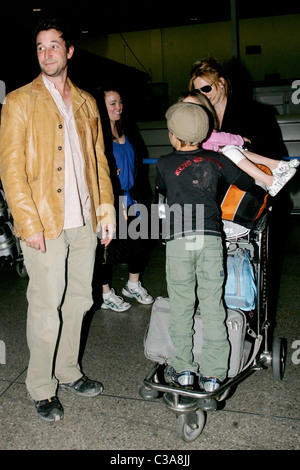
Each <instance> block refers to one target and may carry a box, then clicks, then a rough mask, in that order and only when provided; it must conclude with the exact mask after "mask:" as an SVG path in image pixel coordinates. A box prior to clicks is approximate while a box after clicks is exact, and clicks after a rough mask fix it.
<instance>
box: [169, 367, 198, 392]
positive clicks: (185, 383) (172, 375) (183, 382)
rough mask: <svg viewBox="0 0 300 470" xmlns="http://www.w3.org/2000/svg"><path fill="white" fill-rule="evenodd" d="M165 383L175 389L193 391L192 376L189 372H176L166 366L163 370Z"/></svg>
mask: <svg viewBox="0 0 300 470" xmlns="http://www.w3.org/2000/svg"><path fill="white" fill-rule="evenodd" d="M164 375H165V381H166V382H167V383H172V384H173V385H175V386H176V387H182V388H187V389H191V390H192V389H193V385H194V374H193V373H192V372H191V371H189V370H185V371H183V372H176V370H175V369H174V367H172V366H167V367H166V368H165V372H164Z"/></svg>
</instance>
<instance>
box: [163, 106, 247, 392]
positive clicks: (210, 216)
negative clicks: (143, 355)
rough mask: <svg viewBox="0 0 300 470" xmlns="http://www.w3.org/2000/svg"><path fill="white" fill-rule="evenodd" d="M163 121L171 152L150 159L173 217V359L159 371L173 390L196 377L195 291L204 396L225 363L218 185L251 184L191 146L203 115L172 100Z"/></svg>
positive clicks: (169, 267) (201, 130) (169, 246)
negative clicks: (173, 386)
mask: <svg viewBox="0 0 300 470" xmlns="http://www.w3.org/2000/svg"><path fill="white" fill-rule="evenodd" d="M166 118H167V125H168V129H169V138H170V142H171V144H172V145H173V147H174V148H175V150H174V151H173V152H172V153H171V154H169V155H166V156H162V157H161V158H160V159H159V160H158V163H157V179H156V185H157V188H158V190H159V192H161V193H165V194H166V196H167V201H168V207H169V209H170V212H172V215H173V217H172V220H170V225H169V229H168V232H169V233H168V234H167V237H166V242H167V243H166V278H167V287H168V295H169V299H170V335H171V339H172V341H173V344H174V347H175V349H176V352H177V354H176V357H175V358H174V359H173V360H172V362H171V365H169V366H167V367H166V370H165V378H166V380H167V381H168V382H169V383H173V384H174V385H177V386H180V387H186V388H193V386H194V385H195V378H196V375H198V373H199V371H198V367H199V365H198V364H197V363H195V362H194V358H193V335H194V330H193V323H194V320H193V317H194V312H195V301H196V298H195V292H196V294H197V297H198V301H199V306H200V311H201V316H202V321H203V347H202V352H201V361H200V374H199V385H200V387H201V388H202V389H204V390H205V391H207V392H210V391H214V390H216V389H217V388H218V387H219V386H220V384H221V382H222V381H223V380H224V379H225V378H226V376H227V369H228V359H229V342H228V339H227V330H226V325H225V319H226V310H225V308H224V304H223V284H224V267H223V260H224V253H223V240H222V221H221V210H220V203H219V201H218V198H219V196H218V186H219V182H220V180H221V179H222V178H225V180H226V181H227V183H229V184H235V185H236V186H238V187H239V188H240V189H242V190H244V191H250V190H252V189H253V187H254V182H253V180H252V179H251V178H250V177H249V176H248V175H246V174H245V173H243V172H242V171H241V170H240V169H239V168H238V167H237V166H235V165H234V164H233V163H231V162H230V161H229V160H228V159H227V158H226V157H224V156H223V155H220V154H219V153H215V152H211V151H207V150H202V149H201V148H199V147H200V144H201V142H202V141H203V140H204V139H205V138H206V136H207V134H208V132H209V117H208V113H207V110H205V109H204V108H202V107H201V106H200V105H197V104H193V103H184V102H182V103H176V104H175V105H173V106H171V107H170V108H169V109H168V111H167V113H166Z"/></svg>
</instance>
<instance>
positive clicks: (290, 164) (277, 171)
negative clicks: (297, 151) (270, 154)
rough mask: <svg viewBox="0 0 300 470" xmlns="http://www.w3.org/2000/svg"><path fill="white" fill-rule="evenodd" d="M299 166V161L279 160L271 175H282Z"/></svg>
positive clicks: (295, 159)
mask: <svg viewBox="0 0 300 470" xmlns="http://www.w3.org/2000/svg"><path fill="white" fill-rule="evenodd" d="M299 165H300V161H299V160H298V159H297V158H293V159H292V160H289V161H286V162H285V161H283V160H281V161H280V162H279V163H278V165H277V167H276V168H274V170H272V174H273V175H281V174H282V173H285V172H286V171H288V170H289V169H290V168H297V166H299Z"/></svg>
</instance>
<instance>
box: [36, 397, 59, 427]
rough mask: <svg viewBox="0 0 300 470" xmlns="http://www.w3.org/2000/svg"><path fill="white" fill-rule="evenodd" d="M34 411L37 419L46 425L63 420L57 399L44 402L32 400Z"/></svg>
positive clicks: (53, 398)
mask: <svg viewBox="0 0 300 470" xmlns="http://www.w3.org/2000/svg"><path fill="white" fill-rule="evenodd" d="M33 402H34V406H35V410H36V412H37V415H38V417H39V418H41V419H42V420H44V421H47V422H48V423H53V422H54V421H60V420H61V419H63V416H64V410H63V407H62V405H61V403H60V401H59V399H58V398H57V397H51V398H47V399H46V400H39V401H38V400H33Z"/></svg>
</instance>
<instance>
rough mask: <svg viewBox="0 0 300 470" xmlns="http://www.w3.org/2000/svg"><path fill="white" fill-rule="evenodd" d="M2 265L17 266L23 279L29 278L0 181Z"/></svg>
mask: <svg viewBox="0 0 300 470" xmlns="http://www.w3.org/2000/svg"><path fill="white" fill-rule="evenodd" d="M0 265H1V266H12V265H15V267H16V271H17V273H18V275H19V276H20V277H21V278H26V277H27V271H26V267H25V264H24V258H23V253H22V249H21V244H20V240H19V239H18V238H17V237H15V235H14V228H13V219H12V216H11V213H10V211H9V208H8V205H7V202H6V197H5V194H4V190H3V187H2V184H1V181H0Z"/></svg>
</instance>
